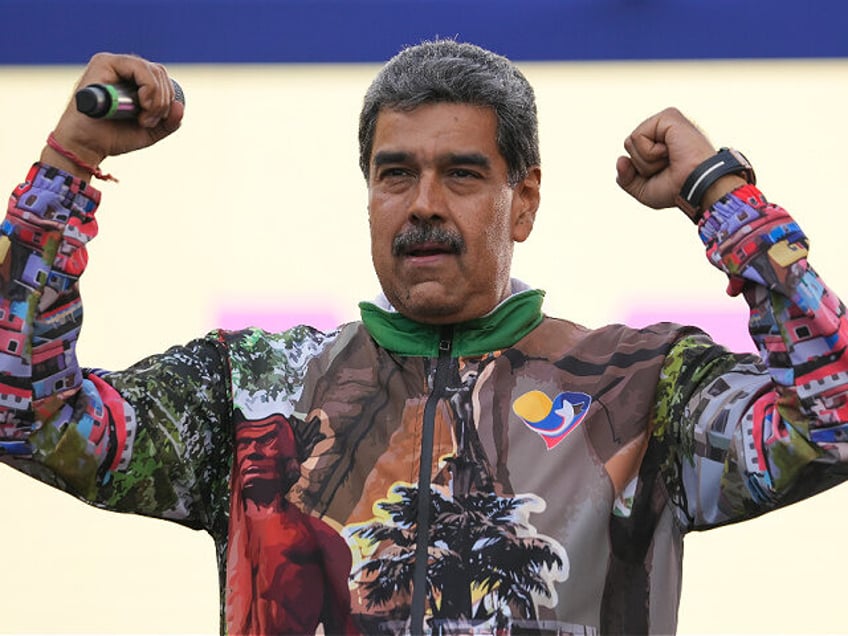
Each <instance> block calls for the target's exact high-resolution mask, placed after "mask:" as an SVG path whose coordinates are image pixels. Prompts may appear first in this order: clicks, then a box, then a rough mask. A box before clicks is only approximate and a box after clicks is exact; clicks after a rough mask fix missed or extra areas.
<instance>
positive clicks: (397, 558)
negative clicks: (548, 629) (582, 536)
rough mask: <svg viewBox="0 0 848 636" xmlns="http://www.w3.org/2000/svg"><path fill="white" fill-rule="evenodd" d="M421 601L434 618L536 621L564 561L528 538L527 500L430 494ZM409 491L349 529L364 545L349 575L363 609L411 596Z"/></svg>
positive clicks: (394, 494)
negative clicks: (503, 615)
mask: <svg viewBox="0 0 848 636" xmlns="http://www.w3.org/2000/svg"><path fill="white" fill-rule="evenodd" d="M432 493H433V496H432V510H431V515H432V516H431V523H430V541H429V546H430V547H429V559H430V564H429V567H428V572H427V587H428V590H427V591H428V602H429V607H430V611H431V613H432V615H433V617H435V618H448V619H466V620H474V621H477V620H480V621H483V620H486V619H489V618H491V617H492V616H494V615H495V614H497V613H499V612H502V611H503V610H504V609H505V608H508V612H509V614H510V615H512V616H514V617H518V616H520V617H523V618H526V619H531V620H532V619H535V618H537V611H538V604H540V603H541V604H543V605H548V606H553V605H554V604H555V603H556V592H555V590H554V582H555V581H562V580H565V578H566V576H567V574H568V559H567V556H566V554H565V550H564V549H563V548H562V546H560V545H559V544H558V543H557V542H555V541H554V540H553V539H551V538H549V537H546V536H544V535H539V534H537V533H536V530H535V528H534V527H533V526H532V525H530V524H529V523H528V517H529V514H530V513H531V512H538V511H541V510H542V509H543V508H544V504H543V502H542V501H541V500H540V499H539V498H538V497H536V496H535V495H520V496H516V497H499V496H497V495H496V494H494V493H484V492H474V493H470V494H468V495H465V496H462V497H455V498H448V497H445V496H444V494H443V492H442V491H441V490H439V489H438V488H432ZM417 499H418V491H417V487H416V486H414V485H408V484H397V485H395V486H394V487H393V488H392V490H391V491H390V493H389V496H388V497H387V498H386V499H383V500H381V501H380V502H379V503H378V504H377V508H378V509H379V511H380V513H379V514H378V516H377V518H375V519H374V520H373V521H371V522H369V523H366V524H362V525H359V526H354V527H351V528H350V529H349V536H351V537H352V538H355V539H358V540H359V542H361V543H363V544H364V549H363V556H364V562H363V563H362V564H361V565H360V566H359V567H358V568H356V569H355V570H354V572H353V573H352V575H351V577H352V579H353V580H354V582H355V583H356V584H357V585H359V586H360V589H361V591H362V592H363V593H364V598H365V601H366V603H367V604H368V606H369V608H376V607H379V606H382V605H386V604H388V603H390V602H391V601H392V599H394V598H395V597H396V596H398V595H400V596H401V597H407V598H408V596H409V595H410V594H411V588H412V574H413V570H414V565H415V533H416V525H417V524H416V507H417Z"/></svg>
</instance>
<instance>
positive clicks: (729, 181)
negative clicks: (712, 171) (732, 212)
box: [701, 174, 748, 210]
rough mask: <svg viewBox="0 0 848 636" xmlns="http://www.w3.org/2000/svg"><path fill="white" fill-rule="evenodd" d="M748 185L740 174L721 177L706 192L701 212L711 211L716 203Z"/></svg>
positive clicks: (702, 200)
mask: <svg viewBox="0 0 848 636" xmlns="http://www.w3.org/2000/svg"><path fill="white" fill-rule="evenodd" d="M747 183H748V181H747V180H745V179H744V178H743V177H741V176H739V175H738V174H727V175H724V176H723V177H720V178H719V180H718V181H716V182H715V183H714V184H712V185H711V186H710V187H709V188H707V191H706V192H704V198H703V199H701V210H709V209H710V208H711V207H713V204H714V203H715V202H716V201H718V200H719V199H721V198H722V197H724V196H725V195H727V194H730V193H731V192H733V191H734V190H735V189H736V188H740V187H742V186H743V185H746V184H747Z"/></svg>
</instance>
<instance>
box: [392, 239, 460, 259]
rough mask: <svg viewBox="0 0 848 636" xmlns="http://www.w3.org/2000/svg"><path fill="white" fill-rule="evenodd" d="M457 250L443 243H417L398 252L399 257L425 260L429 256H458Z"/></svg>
mask: <svg viewBox="0 0 848 636" xmlns="http://www.w3.org/2000/svg"><path fill="white" fill-rule="evenodd" d="M458 253H459V250H458V249H456V248H455V247H453V246H451V245H448V244H445V243H434V242H429V243H419V244H417V245H410V246H408V247H406V248H404V249H402V250H401V251H400V255H401V256H408V257H411V258H426V257H431V256H443V255H450V254H458Z"/></svg>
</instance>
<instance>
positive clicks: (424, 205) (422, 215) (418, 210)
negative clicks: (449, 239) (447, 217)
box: [409, 171, 446, 221]
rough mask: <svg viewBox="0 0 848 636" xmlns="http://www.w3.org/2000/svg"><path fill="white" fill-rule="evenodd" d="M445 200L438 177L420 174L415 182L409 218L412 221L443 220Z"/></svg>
mask: <svg viewBox="0 0 848 636" xmlns="http://www.w3.org/2000/svg"><path fill="white" fill-rule="evenodd" d="M445 208H446V206H445V198H444V192H443V190H442V185H441V183H440V182H439V179H438V177H437V176H436V175H435V174H433V173H431V172H429V171H425V172H422V173H421V175H420V176H419V177H418V179H417V180H416V182H415V188H414V190H413V196H412V200H411V202H410V206H409V217H410V220H412V221H416V220H417V221H433V220H437V219H442V218H444V214H445Z"/></svg>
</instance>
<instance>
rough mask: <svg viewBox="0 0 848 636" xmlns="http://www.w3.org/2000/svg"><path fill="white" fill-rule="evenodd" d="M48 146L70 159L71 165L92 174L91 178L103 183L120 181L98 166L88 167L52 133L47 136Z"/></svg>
mask: <svg viewBox="0 0 848 636" xmlns="http://www.w3.org/2000/svg"><path fill="white" fill-rule="evenodd" d="M47 145H48V146H50V147H51V148H52V149H53V150H55V151H56V152H58V153H59V154H60V155H62V156H63V157H64V158H65V159H68V160H69V161H70V162H71V163H73V164H74V165H75V166H77V167H78V168H82V169H83V170H85V171H86V172H90V173H91V176H93V177H94V178H95V179H101V180H103V181H114V182H115V183H117V182H118V180H117V179H116V178H115V177H113V176H112V175H111V174H104V173H103V171H102V170H101V169H100V168H99V167H98V166H90V165H88V164H87V163H86V162H84V161H83V160H82V159H80V158H79V157H77V156H76V155H75V154H74V153H72V152H71V151H70V150H68V149H67V148H65V147H64V146H62V144H60V143H59V142H58V141H57V140H56V136H55V135H54V134H53V133H52V132H51V133H50V134H49V135H47Z"/></svg>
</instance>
